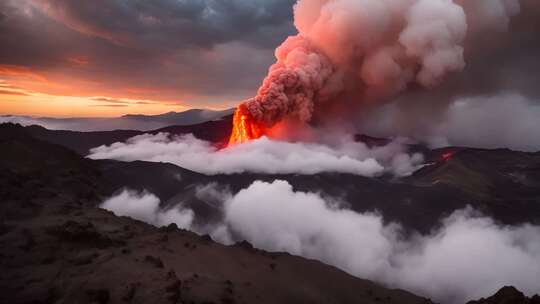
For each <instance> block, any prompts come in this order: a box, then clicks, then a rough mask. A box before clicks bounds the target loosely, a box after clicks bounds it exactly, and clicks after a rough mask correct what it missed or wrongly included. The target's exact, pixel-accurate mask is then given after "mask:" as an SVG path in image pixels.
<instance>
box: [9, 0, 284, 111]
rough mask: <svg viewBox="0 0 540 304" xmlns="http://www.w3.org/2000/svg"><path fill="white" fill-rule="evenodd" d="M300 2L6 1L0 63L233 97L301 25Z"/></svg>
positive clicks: (89, 79)
mask: <svg viewBox="0 0 540 304" xmlns="http://www.w3.org/2000/svg"><path fill="white" fill-rule="evenodd" d="M293 3H294V0H254V1H243V0H208V1H203V0H192V1H185V0H157V1H142V0H131V1H125V0H110V1H103V0H101V1H75V0H17V1H15V0H7V1H2V2H1V3H0V44H1V45H2V48H0V65H10V66H20V67H26V68H29V69H31V70H32V71H39V72H40V74H43V75H46V76H47V79H49V80H50V79H52V80H53V81H54V80H55V79H57V80H58V81H65V82H70V81H75V80H77V81H79V82H81V83H85V86H84V87H83V89H81V91H83V90H88V91H93V92H94V93H93V94H90V93H85V94H86V95H94V96H95V95H109V96H110V95H111V94H110V93H111V92H114V93H115V94H116V95H114V97H119V96H120V97H124V96H123V95H122V94H123V93H124V92H127V93H126V95H125V97H130V98H140V99H144V98H148V99H163V100H187V101H190V100H194V101H198V100H202V101H204V102H205V104H208V103H209V102H210V103H211V102H212V101H213V102H214V104H216V103H219V102H222V101H224V100H226V101H233V99H235V98H240V97H246V96H248V95H250V94H252V93H254V91H255V90H256V88H257V86H258V84H259V82H260V80H261V79H262V77H263V76H264V74H265V73H266V70H267V68H268V65H269V64H271V63H272V61H273V49H274V48H275V47H276V46H277V45H278V44H279V43H280V42H281V41H282V40H283V39H284V38H285V37H286V36H287V35H289V34H292V33H293V32H294V27H293V25H292V4H293ZM59 75H60V76H59ZM134 89H135V91H137V93H132V92H133V91H134ZM85 92H86V91H85ZM141 92H142V93H141ZM49 93H50V92H49ZM53 93H58V92H53ZM59 93H61V92H59Z"/></svg>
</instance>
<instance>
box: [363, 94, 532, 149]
mask: <svg viewBox="0 0 540 304" xmlns="http://www.w3.org/2000/svg"><path fill="white" fill-rule="evenodd" d="M426 115H433V116H434V117H427V116H426ZM435 115H436V116H435ZM433 118H436V119H437V121H434V120H433ZM363 123H364V126H363V130H364V132H368V133H370V134H377V135H379V136H395V135H398V134H399V135H402V136H409V137H412V138H416V139H419V140H424V141H426V142H428V143H429V144H430V145H431V146H433V147H443V146H464V147H474V148H486V149H493V148H508V149H512V150H517V151H527V152H536V151H540V133H539V131H538V130H540V103H539V102H538V101H537V100H532V99H529V98H526V97H524V96H521V95H518V94H512V93H507V94H500V95H496V96H476V97H467V98H458V99H456V100H454V101H453V102H451V103H450V104H449V105H448V107H447V108H445V109H443V111H442V113H438V114H434V113H432V112H431V111H427V112H424V111H419V112H415V111H402V109H401V108H400V107H399V105H398V104H391V105H389V106H387V107H385V108H383V109H381V110H380V111H378V112H375V113H373V114H372V115H370V116H368V117H366V120H365V121H364V122H363ZM425 125H428V127H426V126H425Z"/></svg>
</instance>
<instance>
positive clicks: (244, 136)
mask: <svg viewBox="0 0 540 304" xmlns="http://www.w3.org/2000/svg"><path fill="white" fill-rule="evenodd" d="M263 135H264V126H262V125H261V124H259V123H257V122H256V121H255V119H254V118H253V116H252V115H251V113H249V111H248V109H247V108H246V106H245V105H243V104H242V105H240V106H239V107H238V109H236V112H235V113H234V118H233V129H232V133H231V138H230V139H229V146H231V145H235V144H241V143H245V142H248V141H250V140H254V139H257V138H260V137H261V136H263Z"/></svg>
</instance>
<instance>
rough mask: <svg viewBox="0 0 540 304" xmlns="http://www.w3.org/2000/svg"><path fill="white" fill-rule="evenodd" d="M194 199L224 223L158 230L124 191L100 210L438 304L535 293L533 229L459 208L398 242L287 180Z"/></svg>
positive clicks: (382, 228) (376, 222)
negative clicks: (207, 202) (318, 264)
mask: <svg viewBox="0 0 540 304" xmlns="http://www.w3.org/2000/svg"><path fill="white" fill-rule="evenodd" d="M198 192H200V193H199V195H201V196H207V197H210V198H212V199H221V200H222V201H223V207H222V208H223V222H221V223H217V224H212V225H206V226H204V225H194V224H193V220H192V219H193V212H192V211H191V210H189V209H182V208H180V209H174V210H176V212H178V213H179V214H183V215H184V216H181V217H180V219H178V217H162V218H161V219H160V220H159V221H156V217H159V215H160V214H163V213H166V212H167V211H162V210H160V209H159V207H158V205H159V200H158V199H157V198H156V197H155V196H153V195H151V194H149V193H144V192H143V193H141V194H138V193H134V192H130V191H127V192H123V193H121V194H119V195H118V196H117V197H114V198H111V199H109V200H108V201H106V202H105V203H104V204H103V206H102V207H104V208H106V209H109V210H112V211H114V212H115V213H119V214H120V215H122V214H124V215H127V216H131V217H134V218H137V219H141V220H144V221H147V222H148V223H150V224H153V225H156V226H161V225H167V224H170V223H177V224H178V225H179V227H182V228H186V229H190V230H192V231H194V232H196V233H199V234H210V235H211V236H212V238H213V239H214V240H216V241H218V242H221V243H224V244H231V243H233V242H234V241H241V240H247V241H248V242H250V243H251V244H253V245H254V246H255V247H256V248H259V249H263V250H267V251H274V252H288V253H291V254H294V255H298V256H303V257H306V258H311V259H316V260H319V261H322V262H324V263H327V264H330V265H334V266H336V267H338V268H340V269H342V270H344V271H346V272H348V273H350V274H352V275H354V276H357V277H360V278H365V279H370V280H374V281H377V282H380V283H383V284H385V285H387V286H389V287H392V288H402V289H406V290H409V291H412V292H414V293H416V294H419V295H423V296H426V297H430V298H432V299H434V300H435V301H438V302H440V303H446V304H458V303H459V304H463V303H465V302H466V301H468V300H471V299H478V298H481V297H486V296H489V295H491V294H493V293H494V292H496V291H497V290H498V289H499V288H501V287H502V286H505V285H513V286H516V287H517V288H519V289H520V290H522V291H524V292H525V293H526V294H527V295H529V296H530V295H532V294H534V293H538V292H540V287H539V286H538V284H537V283H538V281H539V279H540V227H538V226H532V225H528V224H523V225H520V226H500V225H497V224H496V223H495V222H494V221H493V220H492V219H490V218H487V217H485V216H482V215H481V214H478V213H477V212H475V211H474V210H472V209H471V208H466V209H464V210H459V211H456V212H454V213H453V214H452V215H450V216H449V217H447V218H445V219H444V220H442V222H441V227H440V228H438V229H437V230H435V231H433V232H432V233H430V234H429V235H418V234H416V235H412V236H409V237H404V235H403V234H402V228H401V226H400V225H399V224H386V225H385V224H384V222H383V218H382V215H379V214H376V213H357V212H354V211H351V210H347V209H342V208H340V204H339V202H337V201H335V200H330V201H329V200H328V199H326V200H325V199H324V198H322V197H321V195H320V194H318V193H309V192H295V191H294V190H293V188H292V186H291V185H290V184H288V183H287V182H285V181H274V182H273V183H266V182H260V181H256V182H254V183H253V184H252V185H251V186H249V187H247V188H246V189H243V190H241V191H240V192H238V193H237V194H235V195H232V194H231V193H229V192H227V191H225V192H224V191H222V190H220V189H218V187H216V185H208V186H206V187H200V188H199V189H198ZM111 202H113V203H111ZM186 219H188V220H186ZM157 223H159V224H157Z"/></svg>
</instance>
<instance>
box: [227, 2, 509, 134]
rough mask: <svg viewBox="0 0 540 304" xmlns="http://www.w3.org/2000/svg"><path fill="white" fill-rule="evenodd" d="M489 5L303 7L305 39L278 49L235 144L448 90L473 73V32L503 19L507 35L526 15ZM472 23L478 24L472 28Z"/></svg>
mask: <svg viewBox="0 0 540 304" xmlns="http://www.w3.org/2000/svg"><path fill="white" fill-rule="evenodd" d="M482 3H484V2H481V1H467V2H466V1H457V0H455V1H449V0H413V1H409V0H395V1H390V0H366V1H360V2H358V1H348V0H318V1H312V0H299V1H298V2H297V3H296V5H295V7H294V24H295V26H296V28H297V30H298V34H297V35H296V36H291V37H289V38H288V39H286V40H285V41H284V42H283V44H282V45H281V46H279V47H278V48H277V49H276V52H275V56H276V59H277V61H276V63H275V64H274V65H272V66H271V67H270V69H269V72H268V75H267V76H266V78H265V79H264V81H263V83H262V85H261V87H260V88H259V90H258V92H257V95H256V96H255V97H253V98H251V99H249V100H247V101H245V102H243V103H242V105H241V106H240V107H239V109H238V111H237V113H236V115H235V118H234V130H233V133H232V135H231V139H230V144H234V143H242V142H245V141H248V140H250V139H255V138H258V137H260V136H262V135H263V133H264V130H263V129H264V128H271V127H273V126H274V125H276V124H277V123H279V122H280V121H282V120H285V119H291V120H297V121H300V122H302V123H308V122H310V121H311V120H312V118H313V117H314V116H315V114H317V116H328V115H327V114H326V113H320V112H324V111H325V110H324V109H326V108H327V106H326V105H324V104H329V103H336V102H342V103H343V104H342V106H341V107H339V108H342V109H343V110H345V111H356V110H357V109H355V108H356V107H361V108H365V107H367V105H368V104H371V105H373V104H374V101H375V103H380V102H381V101H382V102H384V100H385V99H387V98H389V97H391V96H394V95H396V94H398V93H400V92H402V91H404V90H406V89H407V87H408V86H409V85H410V84H412V83H417V84H419V85H421V86H424V87H429V88H431V87H433V86H436V85H438V84H440V83H441V82H442V81H443V80H444V79H445V77H446V75H447V74H449V73H453V72H460V71H462V70H463V69H464V68H465V58H464V41H465V38H466V36H467V33H469V32H471V33H475V34H478V33H479V32H483V31H489V30H501V28H500V24H501V22H500V21H501V20H506V22H502V24H503V29H504V27H506V26H507V25H508V23H509V19H510V18H511V17H512V16H515V15H516V14H517V13H519V3H518V2H517V1H514V0H493V1H490V4H492V5H489V6H487V5H482ZM494 8H496V9H497V12H494V11H492V10H493V9H494ZM467 18H469V19H470V20H475V21H476V23H473V26H470V27H469V24H468V23H467ZM474 24H476V26H474ZM496 25H497V26H496ZM340 96H347V97H346V98H341V97H340ZM340 99H347V100H349V101H347V102H346V103H345V102H344V101H343V100H340ZM350 101H354V102H350ZM370 107H371V106H370ZM261 126H263V127H264V128H263V127H261Z"/></svg>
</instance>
